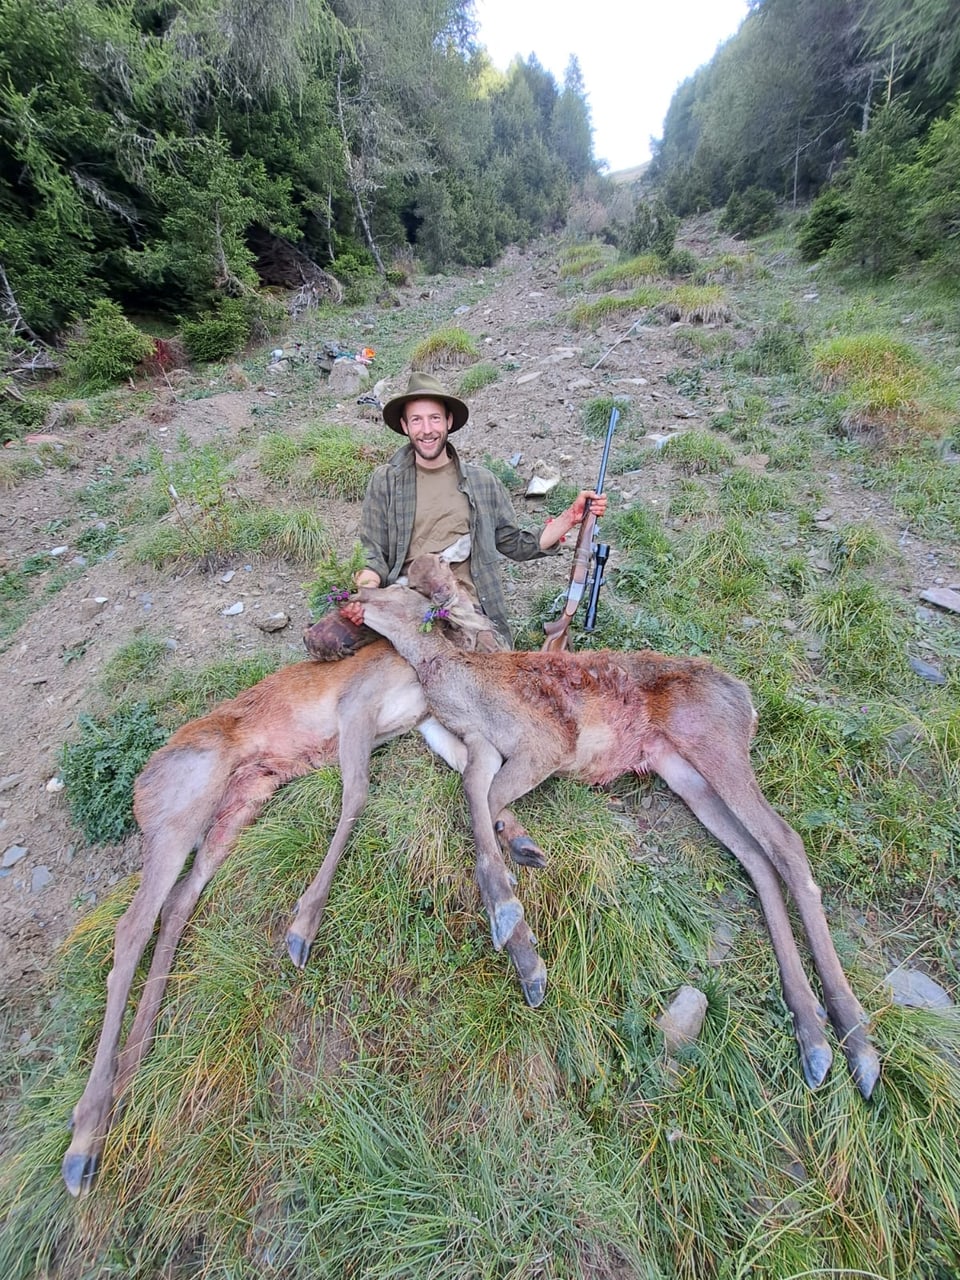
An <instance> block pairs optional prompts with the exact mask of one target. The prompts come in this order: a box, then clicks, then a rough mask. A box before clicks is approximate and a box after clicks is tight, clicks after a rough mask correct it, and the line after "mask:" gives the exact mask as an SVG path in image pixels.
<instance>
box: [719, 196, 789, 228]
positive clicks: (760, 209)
mask: <svg viewBox="0 0 960 1280" xmlns="http://www.w3.org/2000/svg"><path fill="white" fill-rule="evenodd" d="M776 221H777V202H776V200H775V198H774V195H773V192H772V191H767V190H766V188H765V187H747V189H746V191H734V193H733V195H732V196H731V197H730V199H729V200H728V201H727V204H726V208H725V209H724V211H723V213H722V214H721V215H720V221H719V223H718V224H717V225H718V226H719V228H720V230H721V231H729V232H730V233H731V234H732V235H735V236H743V237H744V238H745V239H747V240H749V239H750V238H751V237H753V236H759V235H762V234H763V233H764V231H769V230H770V229H771V227H773V226H775V225H776Z"/></svg>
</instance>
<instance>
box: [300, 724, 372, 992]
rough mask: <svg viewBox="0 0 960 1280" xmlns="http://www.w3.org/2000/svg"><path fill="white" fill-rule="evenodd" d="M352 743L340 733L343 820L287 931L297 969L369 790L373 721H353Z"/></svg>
mask: <svg viewBox="0 0 960 1280" xmlns="http://www.w3.org/2000/svg"><path fill="white" fill-rule="evenodd" d="M350 728H351V733H350V742H349V745H348V744H347V742H346V740H345V739H346V735H345V734H343V733H341V734H340V775H341V787H342V797H341V801H340V821H339V822H338V823H337V829H336V831H334V833H333V839H332V840H331V841H330V847H329V848H328V850H327V854H326V857H325V858H324V860H323V862H322V863H321V864H320V870H319V871H318V872H317V874H316V876H315V877H314V879H313V881H312V882H311V884H310V886H309V887H308V889H307V890H306V892H305V893H304V894H303V896H302V897H301V898H300V901H299V902H298V903H297V906H296V914H295V915H294V918H293V921H292V923H291V925H290V928H289V930H288V931H287V952H288V954H289V956H290V959H291V960H292V961H293V963H294V964H295V965H296V966H297V968H298V969H303V968H304V967H305V966H306V963H307V960H308V959H309V957H310V948H311V947H312V946H313V942H314V939H315V938H316V936H317V930H318V929H319V928H320V920H321V918H322V916H323V912H324V909H325V908H326V905H327V898H328V897H329V896H330V888H331V886H332V884H333V877H334V875H335V874H336V870H337V865H338V863H339V862H340V859H341V857H342V856H343V851H344V849H345V848H346V846H347V841H348V840H349V839H350V835H351V832H352V831H353V828H354V827H355V826H356V823H357V819H358V818H359V817H360V814H361V813H362V812H363V807H364V805H365V804H366V803H367V795H368V793H369V790H370V753H371V752H372V750H373V746H374V742H375V731H374V727H373V724H372V722H367V721H363V722H362V723H360V724H359V725H358V724H356V722H354V723H352V724H351V726H350Z"/></svg>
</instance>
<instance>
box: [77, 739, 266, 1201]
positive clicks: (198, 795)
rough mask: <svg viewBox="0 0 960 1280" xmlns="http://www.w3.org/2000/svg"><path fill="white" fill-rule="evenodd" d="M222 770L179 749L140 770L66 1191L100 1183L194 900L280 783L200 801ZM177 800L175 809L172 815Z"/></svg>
mask: <svg viewBox="0 0 960 1280" xmlns="http://www.w3.org/2000/svg"><path fill="white" fill-rule="evenodd" d="M161 750H163V749H161ZM221 765H222V760H221V759H220V757H219V755H217V753H211V754H201V753H198V752H194V751H189V750H185V749H182V748H178V749H177V750H176V752H171V753H169V754H168V755H166V756H163V757H161V756H160V754H159V753H158V759H157V764H156V765H155V766H153V767H152V768H151V766H149V765H148V768H147V770H145V771H144V773H143V774H141V780H140V783H138V790H139V793H140V794H139V795H138V800H140V801H142V808H141V809H140V810H139V812H140V815H141V816H140V821H141V826H142V827H143V829H144V860H143V864H144V869H143V874H142V877H141V881H140V886H139V888H138V889H137V892H136V893H135V894H134V897H133V901H132V902H131V903H130V906H129V907H128V908H127V910H126V911H125V912H124V914H123V915H122V916H121V917H120V919H119V921H118V922H117V929H116V937H115V941H114V964H113V969H112V970H111V972H110V975H109V977H108V978H107V1005H106V1012H105V1014H104V1020H103V1029H102V1030H101V1033H100V1040H99V1043H98V1045H97V1052H96V1056H95V1058H94V1063H93V1068H92V1070H91V1072H90V1078H89V1080H88V1082H87V1086H86V1089H85V1090H84V1093H83V1096H82V1097H81V1099H80V1101H79V1102H78V1103H77V1105H76V1107H75V1108H74V1112H73V1137H72V1140H71V1143H70V1146H69V1148H68V1149H67V1153H66V1155H65V1156H64V1159H63V1165H62V1173H63V1179H64V1182H65V1183H66V1185H67V1189H68V1190H69V1191H70V1193H71V1194H72V1195H75V1196H76V1195H80V1194H81V1192H84V1191H86V1190H88V1189H89V1188H90V1186H92V1184H93V1180H94V1178H95V1177H96V1172H97V1166H98V1164H99V1161H100V1155H101V1153H102V1151H103V1146H104V1142H105V1140H106V1136H107V1133H108V1131H109V1128H110V1123H111V1120H112V1118H113V1115H114V1114H115V1112H116V1107H117V1103H118V1101H119V1099H120V1098H121V1096H122V1094H123V1093H124V1091H125V1090H126V1089H127V1088H128V1087H129V1084H130V1081H131V1080H132V1078H133V1075H134V1073H135V1072H136V1069H137V1067H138V1066H139V1064H140V1062H141V1061H142V1059H143V1057H144V1056H145V1054H146V1053H147V1051H148V1049H149V1047H150V1043H151V1041H152V1038H153V1032H154V1029H155V1026H156V1020H157V1015H158V1013H159V1009H160V1004H161V1001H162V999H163V993H164V989H165V987H166V983H167V979H168V978H169V975H170V970H171V967H172V964H173V956H174V953H175V951H176V947H177V944H178V942H179V941H180V937H181V936H182V934H183V930H184V927H185V925H186V923H187V920H188V919H189V917H190V915H191V913H192V911H193V908H194V907H195V905H196V902H197V899H198V898H199V897H200V894H201V892H202V890H203V888H204V886H205V885H206V884H207V882H208V881H209V879H210V877H211V876H212V875H213V874H214V872H215V871H216V870H217V868H218V867H219V866H220V865H221V863H222V862H223V861H224V859H225V858H226V857H227V855H228V854H229V853H230V851H231V849H232V848H233V845H234V843H235V841H236V837H237V835H238V834H239V832H240V831H241V830H242V829H243V827H245V826H248V825H249V824H250V823H251V822H253V820H254V819H255V818H256V816H257V814H258V813H259V812H260V810H261V809H262V808H263V805H264V803H265V802H266V800H267V799H268V798H269V796H270V795H272V794H273V792H274V791H275V790H276V789H277V787H278V786H279V785H280V783H281V782H283V781H285V778H283V777H281V776H279V775H277V774H275V773H270V772H269V771H267V772H266V773H263V774H261V775H260V776H255V777H254V778H251V777H250V776H249V773H239V774H237V775H233V776H232V777H231V778H230V782H229V784H228V785H227V788H226V792H225V794H224V795H223V797H222V799H221V801H220V804H219V806H218V807H212V806H211V805H210V804H208V803H206V801H207V799H208V796H210V795H211V793H215V792H216V790H217V789H218V788H220V787H221V786H222V784H223V778H222V771H221V770H220V769H218V768H217V766H221ZM227 776H228V777H230V775H229V774H228V775H227ZM178 792H179V794H178ZM185 798H186V803H184V799H185ZM214 799H215V796H214ZM178 801H179V803H180V807H179V809H178V810H174V809H173V806H174V804H176V803H177V802H178ZM185 810H188V811H190V812H191V815H192V819H193V820H192V822H188V821H187V820H186V819H184V818H183V816H182V815H183V813H184V811H185ZM211 818H212V826H211V828H210V831H209V834H208V835H206V837H205V838H203V839H202V843H201V847H200V849H199V851H198V853H197V856H196V858H195V859H194V863H193V866H192V867H191V869H190V871H189V873H188V874H187V875H186V876H185V877H184V878H183V880H181V881H180V882H179V883H178V882H177V881H178V877H179V876H180V873H181V871H182V870H183V867H184V865H185V863H186V861H187V858H188V856H189V853H190V850H191V849H192V848H193V847H194V846H195V845H196V844H197V842H198V840H200V839H201V837H202V836H203V828H204V827H205V826H206V825H207V823H208V822H209V821H211ZM178 819H179V820H178ZM174 837H176V838H174ZM158 916H159V917H160V919H161V924H160V930H159V932H158V935H157V942H156V946H155V947H154V953H153V958H152V960H151V964H150V970H149V973H148V975H147V978H146V982H145V984H144V989H143V993H142V996H141V998H140V1001H139V1004H138V1006H137V1012H136V1014H135V1016H134V1020H133V1024H132V1025H131V1027H130V1031H129V1033H128V1035H127V1039H126V1043H125V1045H124V1048H123V1051H122V1053H120V1054H119V1056H118V1054H117V1048H118V1045H119V1042H120V1032H121V1027H122V1023H123V1015H124V1011H125V1009H126V1005H127V1000H128V998H129V995H130V989H131V987H132V985H133V979H134V975H135V973H136V969H137V966H138V964H139V963H140V959H141V957H142V956H143V953H144V951H145V950H146V948H147V944H148V943H149V941H150V937H151V935H152V933H153V929H154V925H155V924H156V921H157V918H158Z"/></svg>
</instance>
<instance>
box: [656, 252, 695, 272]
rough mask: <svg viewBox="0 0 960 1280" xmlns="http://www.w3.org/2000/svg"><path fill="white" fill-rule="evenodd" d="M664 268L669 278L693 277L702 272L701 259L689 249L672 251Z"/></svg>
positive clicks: (666, 259)
mask: <svg viewBox="0 0 960 1280" xmlns="http://www.w3.org/2000/svg"><path fill="white" fill-rule="evenodd" d="M663 268H664V270H665V271H666V273H667V275H668V276H692V275H695V274H696V272H697V271H699V270H700V259H699V258H698V257H697V255H696V254H695V253H692V252H691V251H690V250H689V249H671V250H670V252H669V253H668V254H667V256H666V258H665V259H664V262H663Z"/></svg>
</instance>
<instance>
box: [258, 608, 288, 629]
mask: <svg viewBox="0 0 960 1280" xmlns="http://www.w3.org/2000/svg"><path fill="white" fill-rule="evenodd" d="M289 625H290V619H289V617H288V616H287V615H286V614H285V613H271V614H270V616H269V617H268V618H261V619H260V621H259V622H258V623H257V626H258V627H259V628H260V630H261V631H267V632H271V631H282V630H283V628H284V627H288V626H289Z"/></svg>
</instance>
